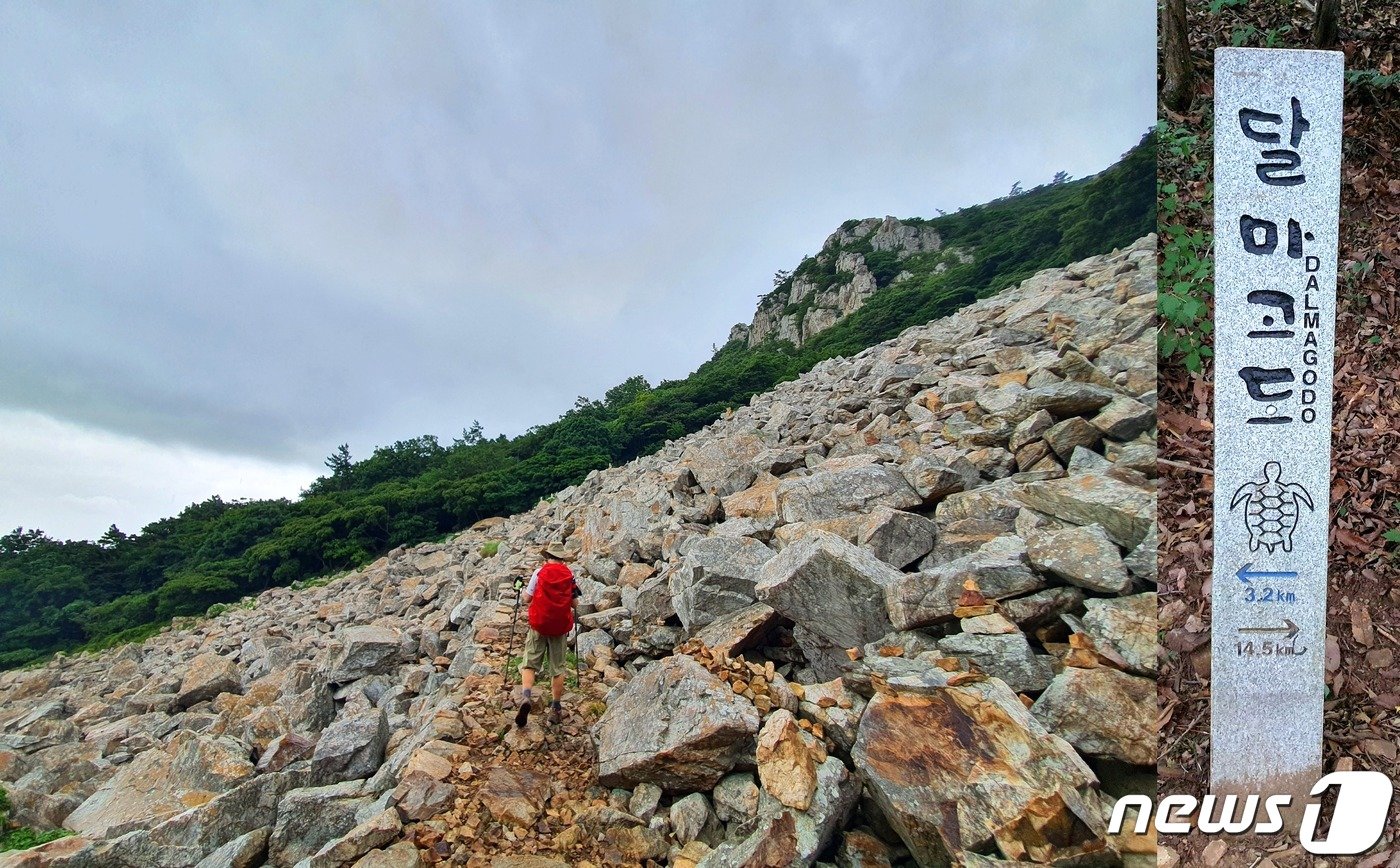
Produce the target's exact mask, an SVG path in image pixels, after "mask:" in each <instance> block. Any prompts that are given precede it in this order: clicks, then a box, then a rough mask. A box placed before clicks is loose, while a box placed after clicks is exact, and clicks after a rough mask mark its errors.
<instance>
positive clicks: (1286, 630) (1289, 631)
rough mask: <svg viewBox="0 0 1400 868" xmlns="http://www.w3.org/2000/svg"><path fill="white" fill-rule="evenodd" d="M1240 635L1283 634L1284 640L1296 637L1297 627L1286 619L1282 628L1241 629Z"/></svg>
mask: <svg viewBox="0 0 1400 868" xmlns="http://www.w3.org/2000/svg"><path fill="white" fill-rule="evenodd" d="M1240 632H1241V633H1283V634H1284V638H1285V639H1292V638H1293V637H1294V636H1297V635H1298V625H1297V624H1295V623H1293V622H1292V621H1291V620H1289V619H1288V618H1284V619H1283V626H1282V627H1241V628H1240Z"/></svg>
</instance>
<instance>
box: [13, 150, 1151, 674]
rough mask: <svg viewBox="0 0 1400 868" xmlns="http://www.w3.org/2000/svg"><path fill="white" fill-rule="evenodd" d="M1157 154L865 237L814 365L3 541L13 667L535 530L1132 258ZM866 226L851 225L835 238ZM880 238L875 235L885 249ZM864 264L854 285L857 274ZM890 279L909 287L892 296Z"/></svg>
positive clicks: (583, 405)
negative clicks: (830, 367) (424, 552)
mask: <svg viewBox="0 0 1400 868" xmlns="http://www.w3.org/2000/svg"><path fill="white" fill-rule="evenodd" d="M1153 147H1154V142H1153V139H1152V138H1151V135H1150V134H1149V136H1148V137H1145V138H1144V140H1143V142H1141V143H1139V145H1138V146H1137V147H1135V148H1133V149H1132V150H1131V151H1129V153H1128V154H1127V155H1126V156H1125V159H1124V160H1122V161H1120V162H1119V163H1118V164H1115V165H1114V166H1113V167H1110V168H1109V169H1106V170H1105V171H1103V172H1101V173H1099V174H1098V175H1095V176H1092V177H1090V178H1086V179H1079V180H1074V181H1069V182H1067V183H1062V184H1050V185H1045V186H1043V187H1038V188H1035V189H1033V190H1030V191H1027V192H1026V193H1024V194H1022V195H1019V196H1014V197H1009V198H1006V199H1002V200H998V201H997V202H993V203H988V204H987V205H981V206H974V207H970V208H964V209H962V210H960V211H958V212H956V213H953V214H947V215H944V216H941V217H937V218H932V219H929V220H923V221H918V220H913V219H905V220H901V221H897V222H898V223H899V225H900V226H901V227H905V228H906V229H907V227H916V228H917V227H920V226H927V227H933V229H934V231H936V232H937V234H938V236H939V238H940V241H941V243H942V245H943V246H942V248H941V252H936V251H931V250H925V251H922V252H921V253H917V254H911V255H910V256H909V257H906V258H905V259H904V260H898V254H891V251H885V250H878V251H877V250H876V249H875V247H874V242H873V241H870V240H869V239H859V240H858V239H856V238H854V237H852V238H851V239H850V244H851V245H855V246H859V245H863V244H868V245H869V247H870V253H869V254H866V253H864V252H862V250H863V249H864V248H861V249H860V250H857V249H855V248H854V247H853V248H852V251H850V252H855V253H859V254H860V255H861V258H862V264H863V266H864V267H865V268H866V269H867V271H868V272H869V273H870V274H871V275H872V276H873V277H874V281H875V284H876V288H875V290H874V291H872V292H870V293H868V294H866V293H861V294H860V296H861V303H860V304H859V305H858V306H853V307H851V312H850V313H846V314H843V315H841V316H840V317H838V318H836V319H835V320H834V321H833V322H832V323H831V324H830V325H827V326H825V327H824V328H822V329H820V330H818V331H815V332H810V333H809V334H807V335H806V336H805V337H803V340H802V345H801V346H800V347H799V346H795V345H794V344H793V343H792V342H790V341H786V340H777V339H772V338H771V337H770V339H768V340H758V341H755V342H754V343H753V345H752V346H750V345H749V341H748V339H747V337H746V338H744V339H742V340H739V339H736V340H731V341H729V342H727V343H726V344H725V345H724V346H723V347H721V348H719V350H718V351H717V352H716V353H715V355H714V357H713V358H711V359H710V360H709V361H707V362H705V363H704V364H702V365H701V366H700V367H699V368H697V370H696V371H694V372H692V373H691V374H690V375H689V376H687V377H685V378H683V379H680V380H668V381H664V382H662V383H659V384H657V385H655V386H653V385H652V384H650V383H648V382H647V381H646V380H645V379H643V378H641V377H632V378H630V379H628V380H626V381H624V382H622V383H619V384H618V385H617V386H615V387H613V388H612V389H609V390H608V391H607V392H606V393H605V395H604V396H603V397H602V398H601V399H596V400H588V399H583V398H581V399H580V400H579V401H578V402H577V403H576V404H575V406H574V408H573V409H571V410H570V411H569V412H568V413H566V414H565V415H564V416H563V417H561V418H560V419H558V420H556V421H554V422H551V423H547V424H544V425H540V426H537V427H535V428H532V429H531V430H530V431H528V432H526V433H525V434H523V435H520V436H519V437H516V438H513V439H507V438H505V437H503V436H501V437H496V438H488V437H486V436H485V434H484V432H482V431H481V429H480V428H479V426H473V427H471V428H468V429H464V431H463V432H462V435H461V436H460V437H458V438H456V439H455V440H454V441H453V442H452V443H451V444H444V443H441V442H439V441H438V439H437V438H436V437H434V436H430V435H429V436H422V437H412V438H407V439H404V440H400V441H398V442H396V443H393V444H390V445H387V446H383V447H380V448H378V449H376V450H374V452H373V453H372V454H371V455H370V456H368V457H366V458H362V459H360V460H358V461H357V460H353V459H352V458H351V456H350V455H349V453H348V449H347V450H345V451H343V452H337V453H336V454H333V455H332V456H331V457H330V458H329V459H328V460H327V466H328V468H329V470H330V472H329V473H328V475H326V476H324V477H321V478H320V479H318V480H316V482H314V483H313V484H312V485H311V486H309V487H308V489H307V491H306V492H304V493H303V496H302V497H301V498H299V499H297V500H295V501H290V500H262V501H250V502H243V503H227V502H224V501H222V500H221V499H219V498H217V497H215V498H211V499H209V500H206V501H204V502H202V503H198V504H192V505H190V506H189V507H186V509H184V510H182V511H181V512H180V513H179V514H178V515H176V516H172V517H169V518H166V519H162V520H160V521H157V522H152V523H151V524H149V525H147V526H146V527H145V528H143V529H142V531H141V532H140V533H136V534H127V533H123V532H121V531H120V530H118V529H117V528H115V527H113V528H112V529H111V531H109V533H108V534H107V535H105V536H104V537H103V538H102V539H100V540H98V541H93V542H87V541H71V542H64V541H59V540H53V539H50V538H48V537H46V536H44V535H43V534H42V533H41V532H35V531H24V530H22V529H17V530H16V531H15V532H13V533H10V534H7V535H5V536H3V537H0V667H9V666H17V665H23V664H25V663H28V662H30V661H33V660H36V659H41V658H42V657H44V656H45V655H47V654H51V653H53V652H55V651H58V650H63V649H73V648H77V647H84V646H87V647H96V646H100V645H101V644H103V643H110V642H120V641H125V640H130V639H136V638H141V637H142V636H144V635H149V634H150V633H151V632H152V631H154V630H156V629H158V628H159V625H160V624H163V623H167V622H168V621H169V619H170V618H171V617H173V616H178V615H190V614H197V613H201V612H204V611H206V610H207V609H209V607H211V606H216V605H227V604H230V603H233V602H234V601H236V600H239V599H240V598H243V597H245V596H246V595H248V594H251V593H256V592H259V591H261V590H263V589H266V588H268V587H271V586H274V585H288V584H291V583H292V582H299V581H301V582H304V581H309V580H314V579H316V577H322V576H326V575H329V574H333V573H335V572H338V571H342V570H344V569H347V568H352V567H355V566H357V565H362V564H365V563H368V562H370V561H372V560H374V559H375V558H376V557H378V556H379V555H381V554H383V553H384V552H387V551H390V550H392V549H393V548H395V547H397V546H400V545H404V544H414V543H418V542H421V541H423V540H426V539H432V538H437V537H442V536H444V535H446V534H450V533H453V532H456V531H459V530H460V529H461V528H463V527H467V526H469V525H471V524H472V523H473V522H475V521H477V520H479V519H481V518H485V517H489V516H495V515H510V514H515V513H519V512H524V511H526V510H528V509H530V508H531V507H532V506H533V505H534V503H535V502H536V501H537V500H538V499H539V498H540V497H543V496H546V495H548V494H549V493H551V492H554V491H558V490H560V489H562V488H564V487H566V486H568V485H569V484H572V483H576V482H578V481H579V480H581V479H582V478H583V477H584V476H586V474H588V473H589V472H591V471H593V470H597V469H600V468H606V467H609V466H615V465H618V464H622V463H626V462H627V461H630V460H632V459H634V458H636V457H638V456H642V455H646V454H649V453H651V452H654V451H656V450H658V449H660V448H663V447H664V445H665V444H666V442H667V441H672V440H675V439H677V438H679V437H683V436H685V435H686V434H688V433H691V432H694V431H696V430H698V429H699V428H701V427H703V426H704V425H706V424H708V423H710V422H711V421H713V420H714V419H715V418H717V417H718V416H719V415H720V414H721V413H723V412H724V411H725V410H726V409H728V408H732V407H735V406H739V405H741V404H743V403H744V402H746V401H748V400H749V399H750V398H751V397H752V396H753V395H755V394H759V393H761V392H763V391H765V390H767V389H770V388H772V387H773V386H775V385H776V384H778V383H781V382H784V381H788V380H791V379H793V378H795V377H797V376H799V375H800V374H802V373H803V372H805V371H808V370H811V369H812V368H813V367H814V366H815V365H817V364H818V363H820V362H821V361H822V360H823V359H827V358H833V357H838V356H850V355H854V354H855V353H857V352H859V351H861V350H863V349H865V348H866V347H869V346H871V345H874V344H877V343H879V342H881V341H883V340H887V339H889V338H891V337H893V336H895V335H897V334H899V333H900V332H901V331H903V330H904V329H905V328H907V327H909V326H911V325H914V324H918V323H927V322H929V321H931V320H934V319H937V318H939V317H942V316H946V315H948V314H949V313H951V312H953V311H955V310H957V309H960V308H962V307H964V306H966V305H968V304H970V303H972V302H974V301H975V300H976V299H977V298H978V297H979V296H982V295H986V294H989V293H992V292H995V291H996V290H998V289H1000V288H1003V287H1005V286H1007V285H1010V284H1011V283H1013V282H1018V281H1019V280H1022V279H1024V278H1026V277H1029V276H1030V275H1031V274H1032V273H1034V272H1036V271H1037V270H1040V269H1041V268H1044V267H1047V266H1049V265H1054V264H1061V263H1064V262H1069V261H1073V259H1074V258H1075V257H1074V256H1072V255H1071V254H1072V253H1073V252H1074V251H1078V250H1080V249H1081V248H1085V247H1089V248H1092V250H1086V251H1085V252H1084V254H1083V255H1088V253H1090V252H1098V251H1099V250H1102V249H1111V248H1113V247H1123V246H1126V245H1127V244H1128V243H1130V242H1131V241H1132V240H1133V239H1135V238H1137V237H1139V236H1140V235H1141V234H1143V232H1145V231H1147V230H1146V229H1145V228H1144V227H1149V228H1150V225H1151V223H1152V221H1153V220H1154V215H1155V210H1154V205H1153V198H1154V195H1155V192H1154V189H1155V188H1154V183H1155V181H1154V177H1155V176H1154V172H1153V166H1154V160H1153ZM867 222H868V221H867ZM883 222H884V221H881V223H882V224H883ZM859 225H862V221H859V220H855V221H847V223H846V224H843V226H842V227H840V228H838V229H837V230H836V232H835V233H834V236H833V237H839V236H840V235H841V234H842V233H848V232H849V231H850V230H851V229H852V228H854V227H856V226H859ZM890 229H891V232H890V237H891V238H895V237H902V236H901V235H900V233H901V232H903V231H904V230H903V229H899V228H897V227H894V226H891V227H890ZM918 231H919V232H920V233H922V232H924V231H925V230H923V229H918ZM879 232H880V229H879V227H875V228H874V229H873V230H872V232H871V236H872V237H873V236H875V235H877V234H878V233H879ZM920 237H922V236H920ZM929 237H930V241H928V242H925V244H926V246H930V247H931V246H932V242H931V236H929ZM844 243H845V242H843V244H844ZM880 243H881V245H882V246H884V243H885V242H884V241H883V240H882V241H881V242H880ZM959 249H962V250H968V251H971V255H972V256H973V261H971V262H962V261H959V260H956V259H946V258H945V259H943V260H940V261H941V262H942V263H944V264H947V266H948V267H947V268H946V269H944V270H941V271H940V270H937V265H938V264H939V262H935V261H934V260H933V259H931V258H930V259H926V260H922V264H923V265H926V266H927V268H926V269H922V270H918V271H917V273H913V274H912V276H911V277H908V278H905V279H904V280H893V278H895V277H897V276H898V273H899V272H892V273H891V272H889V268H890V267H891V266H890V263H888V262H883V263H882V260H880V259H879V258H878V257H876V256H875V254H876V253H879V254H881V255H882V256H885V257H886V258H887V259H892V260H893V261H894V262H896V263H897V264H898V265H899V267H900V268H901V269H904V270H908V269H907V268H905V266H907V265H909V264H910V263H911V262H913V263H914V264H915V265H919V264H920V263H919V262H915V260H919V257H920V256H926V257H938V256H944V255H945V254H946V253H947V252H948V251H949V250H959ZM887 254H890V255H887ZM817 258H818V257H817V256H813V257H808V258H807V259H806V260H804V263H810V264H804V263H799V264H798V265H797V266H796V267H795V268H794V275H796V277H791V276H790V277H789V278H788V279H789V280H790V281H791V282H790V283H789V286H788V290H787V291H788V292H789V295H788V297H787V299H786V300H784V301H783V307H784V308H786V307H788V306H790V305H791V295H790V290H791V288H792V286H793V285H795V284H796V282H797V279H798V278H810V282H811V283H812V284H813V286H814V287H816V291H815V292H813V293H811V294H809V295H808V296H807V297H806V298H804V299H803V300H802V301H801V302H799V303H808V304H814V301H815V298H816V297H817V296H819V295H820V294H821V293H822V292H823V291H830V290H832V289H833V288H835V289H836V292H837V293H838V294H839V293H840V292H841V289H840V288H839V287H838V286H837V284H836V283H830V284H828V285H826V286H821V284H822V283H823V282H824V281H826V280H827V278H828V277H829V276H830V275H833V274H837V273H839V272H837V271H836V268H837V266H838V264H839V262H838V261H837V260H839V259H840V258H841V257H840V256H836V257H831V258H830V260H831V261H830V262H828V263H822V262H818V261H817ZM1078 258H1083V256H1080V257H1078ZM847 262H848V264H849V265H851V267H852V269H853V271H852V274H853V273H854V271H855V270H857V269H856V266H855V263H854V259H848V260H847ZM885 277H888V278H891V279H890V280H889V281H888V282H885V283H883V284H881V281H882V280H883V279H884V278H885ZM782 290H783V288H782V287H781V286H779V287H778V288H776V289H775V290H774V291H773V292H778V291H782ZM773 292H770V293H769V294H768V295H770V296H772V295H773ZM770 304H773V302H770ZM761 307H762V305H760V308H761ZM811 309H813V310H815V309H817V308H815V307H813V308H811ZM822 310H829V309H828V308H822ZM804 320H805V315H804Z"/></svg>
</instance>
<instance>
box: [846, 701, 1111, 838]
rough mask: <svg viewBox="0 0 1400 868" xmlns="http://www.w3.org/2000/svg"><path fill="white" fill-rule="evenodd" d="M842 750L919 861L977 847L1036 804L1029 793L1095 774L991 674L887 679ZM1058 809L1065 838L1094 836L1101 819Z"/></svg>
mask: <svg viewBox="0 0 1400 868" xmlns="http://www.w3.org/2000/svg"><path fill="white" fill-rule="evenodd" d="M914 691H917V692H914ZM851 759H852V762H853V763H854V766H855V768H856V770H857V771H858V772H859V773H860V774H861V775H862V776H863V777H864V778H865V783H866V787H867V789H868V790H869V792H870V793H871V795H872V797H873V798H874V800H875V802H876V804H877V805H878V806H879V807H880V810H881V811H882V813H883V814H884V815H885V818H886V819H887V820H888V821H889V823H890V825H891V827H893V828H894V830H895V831H896V832H897V833H898V834H899V836H900V838H901V839H902V840H903V841H904V844H905V846H906V847H908V848H909V850H910V852H911V853H912V854H913V855H914V858H915V860H916V861H918V862H919V864H921V865H944V864H948V862H949V860H950V859H952V858H953V856H954V855H956V854H958V853H960V852H961V851H964V850H981V849H983V848H985V847H986V846H987V845H988V844H990V843H992V842H993V838H994V836H995V834H996V832H997V830H998V829H1001V828H1003V827H1005V826H1008V825H1009V824H1012V823H1015V822H1016V821H1017V819H1018V818H1020V817H1021V816H1022V815H1024V814H1026V813H1027V812H1028V811H1032V810H1037V811H1038V810H1040V807H1039V805H1040V802H1038V801H1037V800H1038V799H1042V798H1045V797H1049V796H1053V795H1055V794H1056V793H1058V792H1059V791H1060V790H1061V788H1069V789H1070V790H1087V789H1088V788H1090V787H1093V786H1096V785H1097V783H1098V781H1097V778H1096V777H1095V776H1094V773H1093V771H1092V770H1090V768H1089V767H1088V766H1087V765H1086V764H1085V763H1084V761H1083V760H1082V759H1080V758H1079V755H1078V754H1076V753H1075V752H1074V750H1073V749H1071V748H1070V746H1069V745H1068V744H1066V743H1065V741H1064V740H1062V739H1060V738H1058V737H1056V736H1054V735H1052V734H1050V733H1048V732H1046V730H1045V728H1044V727H1042V726H1041V725H1040V723H1039V722H1037V721H1036V719H1035V718H1033V717H1032V716H1031V715H1030V713H1029V712H1028V711H1027V710H1026V708H1025V707H1024V706H1023V705H1022V704H1021V702H1020V700H1019V699H1017V697H1016V694H1014V693H1012V692H1011V691H1010V690H1009V689H1008V688H1007V687H1006V685H1004V684H1002V683H1001V682H999V681H997V680H995V679H988V680H984V681H977V682H972V683H966V684H962V685H960V686H950V687H940V686H937V685H936V684H932V683H931V684H929V685H927V686H925V685H921V684H914V683H912V679H910V678H907V677H906V678H895V679H892V680H891V681H890V683H889V684H888V685H887V686H886V689H885V690H883V691H881V692H878V693H876V695H875V696H874V698H872V699H871V700H870V704H869V705H868V706H866V709H865V714H864V715H863V716H862V718H861V723H860V731H859V735H858V736H857V739H856V744H855V747H854V749H853V750H852V751H851ZM1062 819H1063V822H1065V823H1066V824H1068V826H1070V827H1071V828H1072V829H1073V830H1074V832H1073V834H1072V835H1071V836H1070V837H1071V838H1072V839H1077V838H1078V837H1083V836H1090V837H1098V838H1102V837H1103V833H1104V829H1103V828H1102V822H1101V821H1097V822H1095V823H1094V824H1092V825H1086V822H1085V820H1083V819H1082V818H1079V817H1077V816H1073V817H1063V818H1062ZM1092 819H1093V818H1092V817H1091V818H1090V820H1092ZM1080 827H1084V828H1080Z"/></svg>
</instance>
